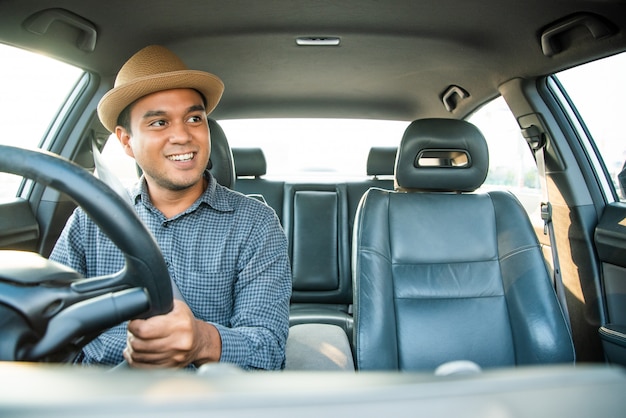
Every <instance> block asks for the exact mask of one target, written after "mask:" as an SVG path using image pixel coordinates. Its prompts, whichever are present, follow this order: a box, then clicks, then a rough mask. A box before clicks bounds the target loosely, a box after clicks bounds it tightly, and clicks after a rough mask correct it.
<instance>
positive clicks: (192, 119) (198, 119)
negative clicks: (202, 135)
mask: <svg viewBox="0 0 626 418" xmlns="http://www.w3.org/2000/svg"><path fill="white" fill-rule="evenodd" d="M187 121H188V122H191V123H198V122H202V116H199V115H196V116H191V117H190V118H189V119H187Z"/></svg>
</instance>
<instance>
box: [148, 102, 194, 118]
mask: <svg viewBox="0 0 626 418" xmlns="http://www.w3.org/2000/svg"><path fill="white" fill-rule="evenodd" d="M205 110H206V109H205V107H204V105H201V104H197V105H193V106H190V107H189V108H188V109H187V113H191V112H204V111H205ZM165 115H167V112H166V111H164V110H148V111H147V112H146V113H144V115H143V119H147V118H153V117H155V116H157V117H158V116H165Z"/></svg>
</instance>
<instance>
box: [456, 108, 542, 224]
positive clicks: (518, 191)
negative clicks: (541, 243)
mask: <svg viewBox="0 0 626 418" xmlns="http://www.w3.org/2000/svg"><path fill="white" fill-rule="evenodd" d="M468 121H469V122H471V123H473V124H474V125H476V126H477V127H478V129H480V130H481V132H482V133H483V135H484V136H485V139H486V140H487V145H488V147H489V172H488V174H487V179H486V180H485V183H484V185H483V187H482V188H481V189H485V190H489V189H492V190H493V189H505V190H509V191H511V192H512V193H513V194H514V195H515V196H516V197H517V198H518V199H519V201H520V202H521V203H522V205H523V206H524V208H525V209H526V212H527V213H528V215H529V216H530V218H531V220H532V221H533V223H537V224H538V225H542V224H543V221H542V220H541V212H540V202H541V185H540V183H539V174H538V171H537V165H536V164H535V160H534V158H533V155H532V153H531V152H530V149H529V147H528V145H527V144H526V140H525V139H524V138H523V137H522V135H521V133H520V129H519V126H518V125H517V122H516V121H515V117H514V116H513V114H512V113H511V111H510V110H509V108H508V106H507V104H506V102H505V101H504V99H503V98H502V97H498V98H497V99H494V100H492V101H491V102H489V103H488V104H486V105H485V106H483V107H482V108H480V109H479V110H478V111H476V112H475V113H474V114H473V115H472V116H471V117H470V118H469V119H468Z"/></svg>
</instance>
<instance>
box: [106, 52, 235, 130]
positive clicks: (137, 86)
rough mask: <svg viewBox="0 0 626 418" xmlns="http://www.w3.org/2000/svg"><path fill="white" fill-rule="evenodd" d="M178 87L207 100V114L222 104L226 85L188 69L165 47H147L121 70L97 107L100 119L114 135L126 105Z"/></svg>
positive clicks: (208, 75) (207, 74)
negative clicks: (196, 93) (194, 92)
mask: <svg viewBox="0 0 626 418" xmlns="http://www.w3.org/2000/svg"><path fill="white" fill-rule="evenodd" d="M178 88H190V89H195V90H197V91H199V92H200V93H201V94H202V95H203V96H204V98H205V100H206V112H207V115H208V114H209V113H211V112H212V111H213V109H215V106H217V103H218V102H219V101H220V98H221V97H222V93H223V92H224V83H222V80H220V79H219V78H218V77H217V76H215V75H213V74H210V73H206V72H204V71H195V70H190V69H188V68H187V66H186V65H185V64H184V63H183V62H182V61H181V59H180V58H178V56H176V55H175V54H174V53H173V52H172V51H170V50H169V49H167V48H165V47H163V46H159V45H151V46H147V47H145V48H143V49H142V50H140V51H139V52H137V53H136V54H135V55H133V56H132V57H131V58H130V59H129V60H128V61H126V63H125V64H124V66H123V67H122V68H121V69H120V72H119V73H118V74H117V77H116V78H115V86H114V87H113V89H111V90H110V91H108V92H107V93H106V94H105V95H104V97H102V99H101V100H100V103H99V104H98V116H99V117H100V121H101V122H102V124H103V125H104V127H105V128H107V129H108V130H109V131H111V132H113V131H114V130H115V127H116V126H117V118H118V117H119V115H120V113H121V112H122V111H123V110H124V109H125V108H126V106H128V105H129V104H131V103H133V102H134V101H135V100H137V99H139V98H141V97H143V96H146V95H148V94H151V93H155V92H157V91H162V90H169V89H178Z"/></svg>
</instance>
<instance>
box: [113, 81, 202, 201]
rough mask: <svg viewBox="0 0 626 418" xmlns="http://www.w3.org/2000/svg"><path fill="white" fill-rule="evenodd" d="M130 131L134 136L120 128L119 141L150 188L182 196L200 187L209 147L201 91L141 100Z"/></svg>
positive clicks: (171, 92) (174, 92)
mask: <svg viewBox="0 0 626 418" xmlns="http://www.w3.org/2000/svg"><path fill="white" fill-rule="evenodd" d="M130 126H131V130H132V133H130V132H127V131H126V130H125V129H124V128H122V127H120V126H118V127H117V128H116V135H117V137H118V138H119V140H120V142H121V143H122V146H123V147H124V150H125V151H126V153H127V154H128V155H130V156H131V157H133V158H134V159H135V161H137V164H138V165H139V166H140V167H141V169H142V170H143V172H144V174H145V176H146V179H147V181H148V185H149V186H150V187H155V186H156V187H160V188H162V189H167V190H172V191H182V190H185V189H188V188H191V187H192V186H196V185H198V184H201V183H199V182H201V180H202V177H203V173H204V170H205V169H206V167H207V164H208V162H209V155H210V152H211V145H210V136H209V126H208V122H207V117H206V112H205V107H204V104H203V101H202V96H201V95H200V94H199V93H198V92H197V91H195V90H192V89H174V90H164V91H160V92H156V93H152V94H150V95H148V96H144V97H142V98H141V99H139V100H137V101H136V102H135V103H134V104H133V107H132V109H131V112H130Z"/></svg>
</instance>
